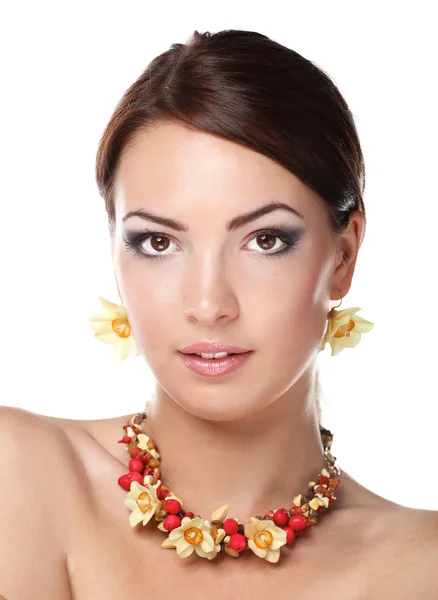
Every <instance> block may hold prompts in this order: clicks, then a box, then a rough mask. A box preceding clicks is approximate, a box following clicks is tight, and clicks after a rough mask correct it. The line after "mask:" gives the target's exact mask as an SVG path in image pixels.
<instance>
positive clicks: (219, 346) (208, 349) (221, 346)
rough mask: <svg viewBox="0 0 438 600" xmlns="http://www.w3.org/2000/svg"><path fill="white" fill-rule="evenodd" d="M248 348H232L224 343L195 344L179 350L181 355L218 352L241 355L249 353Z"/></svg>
mask: <svg viewBox="0 0 438 600" xmlns="http://www.w3.org/2000/svg"><path fill="white" fill-rule="evenodd" d="M250 351H251V350H250V349H249V348H242V347H241V346H232V345H230V344H225V343H224V342H197V343H196V344H192V345H191V346H186V347H185V348H182V349H181V350H179V352H180V353H182V354H195V353H196V352H198V353H201V352H202V354H217V353H218V352H228V353H229V354H243V353H245V352H250Z"/></svg>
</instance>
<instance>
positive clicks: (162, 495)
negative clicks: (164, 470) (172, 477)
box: [157, 483, 170, 500]
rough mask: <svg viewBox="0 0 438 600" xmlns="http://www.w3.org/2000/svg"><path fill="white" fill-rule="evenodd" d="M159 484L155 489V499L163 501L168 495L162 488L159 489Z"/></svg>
mask: <svg viewBox="0 0 438 600" xmlns="http://www.w3.org/2000/svg"><path fill="white" fill-rule="evenodd" d="M161 485H162V484H161V483H160V485H159V486H158V487H157V498H158V499H159V500H164V499H165V498H167V496H169V495H170V492H169V490H163V488H162V487H161Z"/></svg>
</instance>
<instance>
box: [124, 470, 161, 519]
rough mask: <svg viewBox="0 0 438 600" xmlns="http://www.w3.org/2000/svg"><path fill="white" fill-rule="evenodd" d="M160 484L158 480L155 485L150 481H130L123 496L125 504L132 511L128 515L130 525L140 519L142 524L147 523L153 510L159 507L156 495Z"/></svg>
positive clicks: (159, 503)
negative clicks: (129, 486) (127, 489)
mask: <svg viewBox="0 0 438 600" xmlns="http://www.w3.org/2000/svg"><path fill="white" fill-rule="evenodd" d="M160 484H161V481H160V480H158V481H157V483H156V484H155V485H151V484H150V483H147V484H146V485H141V483H138V481H133V482H132V483H131V489H130V491H129V492H128V494H127V495H126V498H125V505H126V506H127V507H128V508H129V509H130V510H132V513H131V514H130V515H129V522H130V524H131V527H135V526H136V525H137V524H138V523H140V522H141V521H142V522H143V525H147V523H148V522H149V521H150V520H151V518H152V516H153V515H154V514H155V512H156V511H157V510H158V509H159V508H160V506H161V501H160V499H159V498H158V497H157V488H158V486H159V485H160Z"/></svg>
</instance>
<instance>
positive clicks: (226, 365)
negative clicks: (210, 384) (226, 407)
mask: <svg viewBox="0 0 438 600" xmlns="http://www.w3.org/2000/svg"><path fill="white" fill-rule="evenodd" d="M179 354H180V356H181V360H182V362H183V363H184V364H185V365H186V367H188V368H189V369H190V370H191V371H193V372H194V373H196V374H198V375H204V376H207V377H218V376H221V375H227V374H228V373H232V372H233V371H236V370H237V369H239V367H242V366H243V365H244V364H245V363H246V361H247V360H249V357H250V356H251V355H252V354H253V352H252V351H248V352H240V353H239V354H234V355H233V356H226V357H224V358H217V359H215V358H211V359H209V358H201V357H200V356H197V355H196V354H184V353H182V352H180V353H179Z"/></svg>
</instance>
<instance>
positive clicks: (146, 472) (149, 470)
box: [144, 467, 154, 475]
mask: <svg viewBox="0 0 438 600" xmlns="http://www.w3.org/2000/svg"><path fill="white" fill-rule="evenodd" d="M153 472H154V467H146V469H145V470H144V474H145V475H152V474H153Z"/></svg>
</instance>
